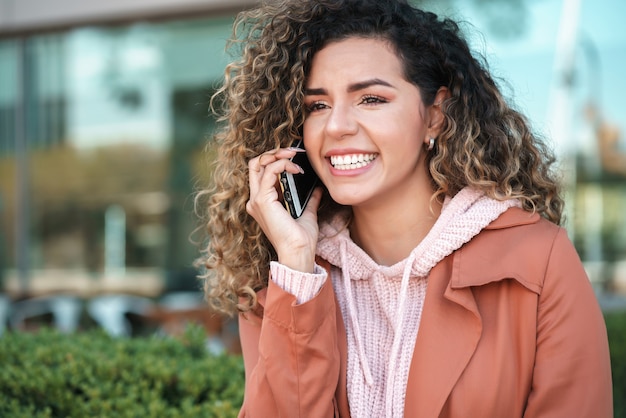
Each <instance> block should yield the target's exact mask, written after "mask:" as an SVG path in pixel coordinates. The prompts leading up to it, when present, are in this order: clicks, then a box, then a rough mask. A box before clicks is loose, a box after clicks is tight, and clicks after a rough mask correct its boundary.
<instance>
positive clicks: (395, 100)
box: [304, 37, 434, 208]
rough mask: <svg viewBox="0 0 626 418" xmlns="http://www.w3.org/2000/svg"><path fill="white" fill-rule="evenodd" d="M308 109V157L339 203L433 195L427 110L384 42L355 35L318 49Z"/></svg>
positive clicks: (355, 204) (371, 202) (394, 200)
mask: <svg viewBox="0 0 626 418" xmlns="http://www.w3.org/2000/svg"><path fill="white" fill-rule="evenodd" d="M305 106H306V108H307V111H308V114H307V117H306V120H305V122H304V143H305V147H306V149H307V155H308V157H309V159H310V160H311V164H312V165H313V167H314V168H315V171H316V172H317V173H318V175H319V176H320V178H321V180H322V182H323V183H324V184H325V185H326V187H327V188H328V191H329V193H330V195H331V196H332V198H333V199H334V200H335V201H336V202H338V203H340V204H343V205H351V206H353V207H359V206H361V207H364V208H365V207H367V206H369V205H381V204H382V205H385V204H392V205H393V204H402V202H403V199H405V200H404V201H406V199H407V198H409V199H410V198H411V197H409V196H413V197H414V196H415V193H428V196H429V197H430V194H431V193H432V190H431V186H430V178H429V174H428V172H427V169H426V167H425V158H424V157H425V154H424V153H425V152H426V150H425V148H424V144H425V143H427V142H428V139H429V137H430V135H431V134H432V132H431V131H432V129H429V127H428V125H429V111H430V110H429V109H430V107H427V106H425V105H424V103H423V102H422V99H421V96H420V92H419V90H418V88H417V87H416V86H415V85H414V84H412V83H410V82H408V81H407V80H406V79H405V77H404V73H403V70H402V63H401V61H400V59H399V58H398V57H397V56H396V54H395V52H394V51H393V49H392V48H391V47H390V45H389V44H388V43H387V42H385V41H383V40H379V39H371V38H358V37H354V38H348V39H345V40H341V41H337V42H333V43H330V44H328V45H327V46H326V47H324V48H323V49H321V50H320V51H319V52H317V54H316V55H315V56H314V57H313V61H312V65H311V71H310V74H309V77H308V80H307V83H306V86H305ZM433 136H434V135H433Z"/></svg>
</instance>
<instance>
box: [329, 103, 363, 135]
mask: <svg viewBox="0 0 626 418" xmlns="http://www.w3.org/2000/svg"><path fill="white" fill-rule="evenodd" d="M358 127H359V125H358V122H357V120H356V118H355V117H354V115H353V112H352V109H351V108H350V107H349V106H346V105H343V104H335V106H333V107H332V109H331V111H330V113H329V115H328V119H327V120H326V127H325V130H326V134H327V135H328V136H330V137H333V138H337V139H341V138H343V137H345V136H350V135H354V134H356V132H357V131H358Z"/></svg>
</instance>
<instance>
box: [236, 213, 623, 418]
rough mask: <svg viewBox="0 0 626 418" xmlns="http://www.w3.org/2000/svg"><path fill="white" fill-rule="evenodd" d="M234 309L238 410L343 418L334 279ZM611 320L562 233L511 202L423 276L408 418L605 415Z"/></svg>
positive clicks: (342, 360)
mask: <svg viewBox="0 0 626 418" xmlns="http://www.w3.org/2000/svg"><path fill="white" fill-rule="evenodd" d="M259 302H260V306H261V308H260V309H259V310H258V311H257V312H256V314H254V315H250V314H248V315H246V316H245V317H244V316H243V315H242V316H240V321H239V325H240V337H241V343H242V350H243V355H244V363H245V369H246V389H245V397H244V405H243V407H242V409H241V412H240V417H251V418H252V417H262V418H268V417H271V418H277V417H288V418H295V417H307V418H316V417H324V418H327V417H349V416H350V413H349V406H348V399H347V390H346V333H345V328H344V323H343V319H342V317H341V313H340V311H339V308H338V305H337V302H336V300H335V296H334V292H333V288H332V285H331V283H330V280H328V281H327V282H326V284H325V285H324V286H323V287H322V289H321V290H320V292H319V294H318V295H317V296H316V297H315V298H314V299H313V300H311V301H309V302H306V303H303V304H301V305H297V304H296V302H295V298H294V297H293V296H292V295H290V294H289V293H287V292H285V291H283V290H282V289H280V288H279V287H278V286H277V285H275V284H274V283H273V282H272V281H270V284H269V287H268V289H266V290H263V291H262V292H260V294H259ZM612 411H613V409H612V385H611V369H610V362H609V351H608V343H607V335H606V328H605V326H604V322H603V317H602V313H601V311H600V309H599V307H598V303H597V300H596V298H595V295H594V293H593V290H592V288H591V285H590V283H589V280H588V278H587V276H586V274H585V271H584V270H583V267H582V264H581V262H580V259H579V258H578V255H577V253H576V251H575V249H574V247H573V245H572V244H571V242H570V240H569V239H568V238H567V235H566V232H565V230H564V229H562V228H559V227H557V226H555V225H554V224H551V223H549V222H548V221H546V220H543V219H541V218H540V217H539V216H538V215H530V214H528V213H527V212H524V211H522V210H521V209H516V208H514V209H509V210H508V211H507V212H505V213H504V214H503V215H501V216H500V217H499V218H498V219H497V220H496V221H494V222H493V223H492V224H491V225H489V226H488V227H487V228H486V229H485V230H483V231H482V232H481V233H480V234H479V235H477V236H476V237H474V238H473V239H472V240H471V241H470V242H469V243H467V244H466V245H464V246H463V247H461V248H460V249H459V250H457V251H455V252H454V253H452V254H451V255H449V256H448V257H446V258H445V259H444V260H442V261H441V262H440V263H439V264H438V265H437V266H435V267H434V268H433V269H432V271H431V273H430V276H429V278H428V290H427V292H426V299H425V301H424V308H423V312H422V319H421V323H420V328H419V333H418V337H417V340H416V344H415V349H414V352H413V360H412V363H411V367H410V370H409V380H408V384H407V387H406V400H405V412H404V416H405V417H419V418H435V417H442V418H443V417H450V418H457V417H458V418H461V417H481V418H490V417H493V418H502V417H506V418H509V417H525V418H535V417H563V418H572V417H576V418H584V417H589V418H610V417H612V416H613V412H612Z"/></svg>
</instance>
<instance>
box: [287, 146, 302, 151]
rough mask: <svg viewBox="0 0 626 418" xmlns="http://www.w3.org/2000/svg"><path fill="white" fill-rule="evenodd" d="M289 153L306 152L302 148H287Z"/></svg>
mask: <svg viewBox="0 0 626 418" xmlns="http://www.w3.org/2000/svg"><path fill="white" fill-rule="evenodd" d="M287 149H288V150H289V151H295V152H306V150H305V149H302V148H297V147H289V148H287Z"/></svg>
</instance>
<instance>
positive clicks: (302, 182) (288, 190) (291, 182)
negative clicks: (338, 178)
mask: <svg viewBox="0 0 626 418" xmlns="http://www.w3.org/2000/svg"><path fill="white" fill-rule="evenodd" d="M292 146H293V147H296V148H304V144H303V141H302V140H299V141H296V142H295V143H294V144H293V145H292ZM291 161H293V162H294V163H296V164H298V165H299V166H300V167H302V170H304V174H291V173H287V172H286V171H284V172H282V173H281V174H280V176H279V177H280V188H281V190H282V192H283V201H284V203H285V207H286V208H287V211H288V212H289V214H291V217H292V218H294V219H297V218H299V217H300V216H301V215H302V212H304V208H305V207H306V204H307V203H308V202H309V199H310V198H311V194H312V193H313V190H314V189H315V187H316V186H317V185H318V184H319V181H320V180H319V178H318V177H317V174H315V170H313V167H311V163H310V162H309V159H308V158H307V156H306V152H297V153H296V155H294V156H293V157H292V158H291Z"/></svg>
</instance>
